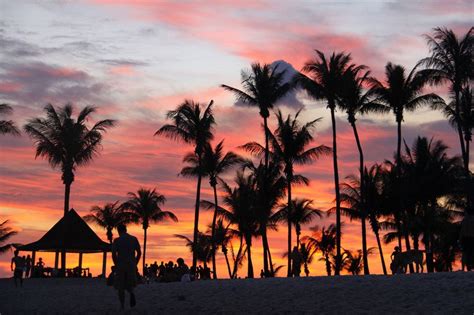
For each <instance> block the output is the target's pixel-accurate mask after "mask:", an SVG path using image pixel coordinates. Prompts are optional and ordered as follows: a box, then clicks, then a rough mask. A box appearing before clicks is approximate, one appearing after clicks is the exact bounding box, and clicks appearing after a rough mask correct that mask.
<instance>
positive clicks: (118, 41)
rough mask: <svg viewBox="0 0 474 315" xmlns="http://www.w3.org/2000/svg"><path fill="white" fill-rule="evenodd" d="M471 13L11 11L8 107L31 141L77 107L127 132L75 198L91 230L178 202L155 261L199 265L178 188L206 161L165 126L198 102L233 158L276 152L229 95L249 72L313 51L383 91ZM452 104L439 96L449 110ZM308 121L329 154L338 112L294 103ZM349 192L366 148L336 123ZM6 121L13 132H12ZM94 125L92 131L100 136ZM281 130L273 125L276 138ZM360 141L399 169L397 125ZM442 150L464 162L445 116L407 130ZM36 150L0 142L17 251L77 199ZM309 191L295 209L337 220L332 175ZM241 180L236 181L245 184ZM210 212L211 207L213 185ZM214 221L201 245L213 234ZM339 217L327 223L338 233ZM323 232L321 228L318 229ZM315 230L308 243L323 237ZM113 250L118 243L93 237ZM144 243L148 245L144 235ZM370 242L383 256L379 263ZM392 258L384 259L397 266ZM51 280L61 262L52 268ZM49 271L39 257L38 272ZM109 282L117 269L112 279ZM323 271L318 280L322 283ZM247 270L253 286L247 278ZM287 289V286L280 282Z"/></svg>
mask: <svg viewBox="0 0 474 315" xmlns="http://www.w3.org/2000/svg"><path fill="white" fill-rule="evenodd" d="M473 13H474V8H473V2H472V1H468V0H466V1H460V0H452V1H395V0H392V1H376V0H366V1H348V0H340V1H339V0H336V1H262V0H242V1H235V3H234V1H229V0H221V1H218V0H213V1H170V0H161V1H160V0H157V1H151V0H149V1H145V0H142V1H140V0H137V1H132V0H128V1H127V0H117V1H113V0H96V1H93V0H90V1H65V0H62V1H59V0H58V1H8V0H0V103H9V104H11V105H12V107H13V109H14V114H13V115H12V116H11V119H13V120H14V121H15V122H16V123H17V124H18V126H23V125H24V123H25V122H26V121H27V119H29V118H32V117H37V116H40V115H43V112H42V110H43V107H44V105H45V104H47V103H52V104H54V105H57V106H59V105H64V104H65V103H67V102H72V103H74V104H75V106H76V108H77V109H80V108H82V107H83V106H85V105H91V104H93V105H95V106H97V107H98V113H97V114H96V115H95V116H93V120H98V119H104V118H114V119H117V120H118V125H117V127H116V128H113V129H111V130H110V131H109V132H108V133H107V134H106V135H105V138H104V141H103V149H102V151H101V154H100V156H99V157H97V158H96V159H95V160H94V161H93V162H92V163H91V164H90V165H89V166H87V167H84V168H79V169H78V171H77V173H76V180H75V181H74V183H73V185H72V192H71V207H73V208H74V209H76V210H77V211H78V213H79V214H80V215H85V214H87V213H88V211H89V209H90V208H91V206H94V205H104V204H105V203H107V202H113V201H116V200H121V201H124V200H125V197H126V194H127V192H131V191H136V190H137V189H138V188H140V187H145V188H154V187H156V188H157V190H158V191H159V192H160V193H162V194H164V195H165V196H166V198H167V200H168V201H167V203H166V204H165V206H164V208H165V209H166V210H171V211H173V212H174V213H175V214H176V215H177V216H178V218H179V223H161V224H158V225H152V226H151V228H150V230H149V245H148V253H147V256H148V257H147V258H148V259H147V260H148V261H149V262H153V261H155V260H157V261H158V262H160V261H162V260H163V261H168V260H175V259H176V258H177V257H183V258H185V260H186V262H188V263H189V264H190V263H191V255H190V253H189V252H188V249H187V248H186V247H185V246H184V243H183V241H182V240H179V239H177V238H176V237H174V236H173V235H174V234H184V235H188V236H190V237H191V236H192V222H193V216H194V213H193V211H194V210H193V206H194V196H195V181H194V180H193V179H184V178H182V177H178V176H177V174H178V172H179V171H180V169H181V167H182V163H181V160H182V157H183V155H184V154H185V153H186V152H188V151H190V150H191V149H192V148H191V147H190V146H187V145H183V144H177V143H175V142H173V141H170V140H167V139H165V138H161V137H153V134H154V132H155V131H156V130H157V129H158V128H159V127H160V126H162V125H163V124H164V123H165V113H166V112H167V111H168V110H170V109H173V108H175V107H176V106H177V105H178V104H179V103H180V102H182V101H183V100H184V99H185V98H191V99H194V100H195V101H198V102H202V103H206V104H207V103H208V102H209V101H210V100H211V99H213V100H214V101H215V117H216V121H217V126H216V136H215V141H216V142H217V141H220V140H222V139H225V148H226V150H233V151H235V152H238V153H241V154H245V153H244V152H242V151H240V150H239V149H238V146H239V145H242V144H244V143H246V142H248V141H259V142H261V143H263V132H262V129H261V118H260V116H259V114H258V109H256V108H248V107H242V106H236V105H235V104H234V97H233V95H232V94H229V93H228V92H226V91H224V90H222V89H221V88H220V87H219V85H220V84H227V85H231V86H234V87H240V71H241V70H242V69H247V68H248V67H249V65H250V63H251V62H254V61H259V62H262V63H264V62H265V63H273V62H276V61H284V62H282V65H284V66H285V67H286V68H288V69H290V70H291V69H292V67H293V68H294V69H296V70H297V71H298V70H300V69H301V67H302V65H303V64H304V62H305V61H307V60H308V59H310V58H312V57H314V51H313V49H318V50H321V51H323V52H325V53H327V54H329V53H331V52H332V51H334V50H336V51H345V52H351V53H352V56H353V58H354V61H355V62H356V63H359V64H365V65H368V66H369V67H370V68H371V70H372V72H373V74H374V75H375V76H377V77H378V78H379V79H383V69H384V66H385V64H386V63H387V62H388V61H391V62H393V63H400V64H402V65H404V66H405V67H406V68H407V69H411V68H412V67H413V66H414V65H415V64H416V62H417V61H418V60H419V59H421V58H423V57H425V56H427V55H428V53H429V51H428V48H427V46H426V44H425V39H424V38H423V34H429V33H430V32H431V30H432V28H433V27H436V26H446V27H448V28H452V29H453V30H454V31H456V32H457V34H459V35H464V34H465V33H466V32H467V30H468V28H469V27H471V26H472V24H473ZM445 90H446V89H445V88H436V91H437V92H439V93H440V94H441V95H443V96H445V97H446V95H445ZM301 107H304V111H303V113H302V115H301V119H302V120H304V121H309V120H312V119H315V118H317V117H322V118H323V120H322V122H321V123H320V124H319V125H318V127H317V130H316V132H315V139H316V140H315V143H314V144H315V145H319V144H326V145H329V146H330V145H331V133H330V118H329V111H328V110H327V109H326V107H325V104H324V103H318V102H315V101H312V100H310V99H308V98H307V97H306V95H305V94H304V93H302V92H296V93H295V95H292V96H290V97H288V98H286V99H285V102H283V103H282V104H279V108H280V109H281V110H282V111H283V112H284V113H294V112H295V111H296V110H297V109H299V108H301ZM337 115H338V120H337V124H338V125H337V128H338V139H337V140H338V144H339V148H338V149H339V158H340V175H341V178H344V177H345V176H347V175H349V174H354V173H356V172H357V165H358V155H357V148H356V146H355V143H354V140H353V134H352V131H351V129H350V128H349V125H348V123H347V122H346V120H345V115H344V113H342V112H339V113H337ZM2 118H3V117H2ZM92 122H93V121H91V122H90V123H92ZM274 123H275V121H274V119H273V116H272V119H271V121H270V124H271V126H272V127H271V129H273V128H274ZM358 123H359V128H360V129H359V132H360V135H361V140H362V145H363V147H364V150H365V155H366V161H367V164H370V163H373V162H382V161H383V160H384V159H386V158H391V157H392V155H393V152H394V150H395V146H396V129H395V125H394V117H393V115H391V114H390V115H386V116H367V117H363V118H360V119H359V120H358ZM418 135H421V136H426V137H435V138H436V139H442V140H443V141H444V142H446V143H447V144H448V145H449V147H450V150H449V153H450V154H452V155H454V154H459V152H460V149H459V143H458V140H457V138H456V134H455V132H454V131H453V130H452V128H451V127H450V126H449V125H448V123H447V122H446V121H445V119H444V118H443V116H442V115H441V114H440V113H436V112H433V111H432V110H430V109H428V108H425V109H420V110H419V111H417V112H416V113H412V114H408V115H406V117H405V121H404V125H403V136H404V138H405V139H406V141H407V143H409V144H411V143H412V141H413V139H414V138H415V137H416V136H418ZM34 154H35V151H34V147H33V143H32V141H31V140H30V139H29V138H28V137H27V136H26V134H24V133H23V134H22V135H21V137H14V136H2V137H1V138H0V221H3V220H4V219H9V220H10V223H11V226H12V227H14V228H15V229H16V230H17V231H19V233H18V235H17V236H16V237H14V238H13V241H14V242H18V243H28V242H31V241H35V240H37V239H38V238H39V237H41V236H42V235H43V234H44V232H45V231H47V230H48V229H49V228H50V227H51V226H52V225H53V224H54V223H56V221H57V220H59V218H60V217H61V216H62V214H63V194H64V186H63V184H62V182H61V174H60V172H59V171H58V170H52V169H51V168H50V166H49V165H48V163H47V161H44V160H42V159H36V160H35V158H34ZM297 171H298V172H300V173H302V174H304V175H306V176H307V177H309V178H310V180H311V185H310V186H309V187H297V188H296V189H295V192H294V194H295V197H301V198H302V197H305V198H310V199H312V200H314V204H315V205H316V206H317V207H318V208H320V209H328V208H331V207H332V205H333V199H334V184H333V181H332V176H333V174H332V160H331V158H330V157H325V158H322V159H321V160H319V161H317V162H316V163H315V164H313V165H309V166H305V167H297ZM232 177H233V173H229V174H227V176H226V178H227V179H229V182H230V183H232V181H231V179H232ZM203 183H204V185H203V199H208V200H210V199H211V198H212V194H211V193H212V191H211V189H210V187H209V185H208V182H207V180H206V181H204V182H203ZM210 220H211V216H210V213H206V212H202V215H201V220H200V223H201V224H200V226H201V230H204V229H205V226H207V224H209V223H210ZM334 221H335V218H334V217H329V218H324V219H322V220H318V219H317V220H315V221H314V222H313V224H312V225H315V224H317V225H319V226H323V225H328V224H330V223H332V222H334ZM344 221H345V222H346V224H345V226H344V228H343V233H344V234H343V240H342V246H343V247H344V248H346V249H351V250H357V249H359V248H361V245H360V224H359V223H350V222H349V220H348V219H347V218H344ZM310 226H311V225H310ZM310 226H306V227H304V230H303V235H305V234H308V233H310V232H309V227H310ZM92 227H93V229H94V230H95V231H96V232H97V233H98V235H99V236H100V237H101V238H103V239H104V240H105V231H104V230H101V229H100V228H98V227H96V226H92ZM130 231H131V233H132V234H134V235H136V236H138V237H139V239H140V241H141V240H142V234H143V233H142V230H141V229H140V227H139V226H135V227H131V228H130ZM285 240H286V228H285V227H284V226H282V227H280V229H279V231H278V232H272V233H271V234H270V239H269V242H270V245H271V247H272V255H273V258H274V261H276V262H277V264H285V260H284V259H283V258H282V254H283V252H284V251H285V248H286V243H285ZM254 244H255V246H254V256H255V257H254V266H255V271H256V274H259V271H260V269H261V268H262V267H261V266H262V259H261V257H262V250H261V246H260V245H261V241H260V240H256V241H254ZM375 246H376V243H375V239H374V237H373V234H372V232H371V231H369V247H375ZM393 246H394V245H393V244H389V245H386V246H384V250H385V254H386V255H387V256H386V257H387V258H388V256H389V255H390V253H391V251H392V249H393ZM39 256H42V257H43V258H44V259H45V261H46V264H47V265H52V264H53V258H52V255H48V254H44V255H43V254H40V255H39ZM39 256H37V257H39ZM10 258H11V256H10V253H7V254H4V255H2V256H0V277H5V276H7V275H9V274H10V271H9V264H10V263H9V262H10ZM100 262H101V257H100V255H85V256H84V265H87V266H91V267H92V268H93V273H94V275H97V274H98V273H99V268H98V266H99V265H100ZM218 263H219V269H218V271H219V276H226V272H225V267H224V259H223V257H222V255H221V254H219V255H218ZM369 263H370V266H369V267H370V269H371V272H372V273H380V272H381V266H380V259H379V257H378V255H373V256H371V257H370V260H369ZM76 265H77V254H75V255H74V254H71V255H68V266H71V267H74V266H76ZM109 266H110V263H109ZM324 272H325V271H324V265H323V263H322V262H319V261H317V259H316V261H315V262H314V263H313V264H312V266H311V274H312V275H315V274H324ZM245 274H246V267H244V268H243V269H242V270H241V271H240V273H239V275H240V276H245ZM282 274H283V273H282Z"/></svg>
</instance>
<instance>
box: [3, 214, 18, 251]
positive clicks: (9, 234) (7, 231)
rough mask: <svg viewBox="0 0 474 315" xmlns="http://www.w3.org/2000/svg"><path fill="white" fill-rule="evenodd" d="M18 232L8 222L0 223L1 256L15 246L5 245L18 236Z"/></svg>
mask: <svg viewBox="0 0 474 315" xmlns="http://www.w3.org/2000/svg"><path fill="white" fill-rule="evenodd" d="M16 234H17V232H16V231H14V230H13V229H12V228H11V227H9V226H8V220H5V221H3V222H2V223H0V254H3V253H5V252H7V251H8V250H9V249H10V248H12V246H13V244H4V243H5V242H6V241H8V239H10V238H11V237H12V236H14V235H16Z"/></svg>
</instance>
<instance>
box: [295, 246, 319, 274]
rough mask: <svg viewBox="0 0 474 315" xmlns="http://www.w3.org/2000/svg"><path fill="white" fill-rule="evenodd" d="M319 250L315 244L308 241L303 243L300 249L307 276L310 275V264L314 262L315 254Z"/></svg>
mask: <svg viewBox="0 0 474 315" xmlns="http://www.w3.org/2000/svg"><path fill="white" fill-rule="evenodd" d="M317 250H318V249H317V248H316V247H314V246H310V245H307V244H306V243H301V246H300V249H299V251H300V255H301V261H302V262H303V266H304V273H305V274H306V277H308V276H309V265H310V264H311V263H312V262H313V259H314V255H315V254H316V252H317Z"/></svg>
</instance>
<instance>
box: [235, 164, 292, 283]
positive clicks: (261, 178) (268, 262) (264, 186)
mask: <svg viewBox="0 0 474 315" xmlns="http://www.w3.org/2000/svg"><path fill="white" fill-rule="evenodd" d="M243 169H244V170H245V169H247V170H249V171H250V173H249V175H250V176H251V177H252V179H253V181H254V183H255V190H256V191H255V192H256V195H257V197H256V205H255V211H256V215H257V217H258V222H259V229H260V231H259V234H260V235H261V236H262V247H263V270H264V273H265V275H266V276H271V275H274V274H275V273H276V272H275V270H274V269H273V262H272V256H271V253H270V245H269V243H268V237H267V230H268V229H272V230H276V228H277V226H276V222H275V221H274V220H273V212H274V209H275V208H276V207H277V206H278V203H279V201H280V199H281V198H283V197H284V196H285V189H286V180H285V177H284V176H283V175H282V166H281V163H275V162H274V161H273V160H270V161H269V164H268V168H266V167H265V164H263V163H262V161H260V163H259V164H258V165H255V164H254V163H253V162H252V161H247V162H246V163H244V164H243Z"/></svg>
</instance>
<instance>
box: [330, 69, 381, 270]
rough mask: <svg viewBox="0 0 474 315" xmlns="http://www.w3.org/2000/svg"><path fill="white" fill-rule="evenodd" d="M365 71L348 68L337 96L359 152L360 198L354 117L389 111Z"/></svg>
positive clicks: (364, 248)
mask: <svg viewBox="0 0 474 315" xmlns="http://www.w3.org/2000/svg"><path fill="white" fill-rule="evenodd" d="M363 70H365V68H364V66H359V67H356V68H355V69H352V68H349V69H348V70H346V72H345V73H344V75H343V80H342V82H341V89H340V91H339V96H338V105H339V108H341V109H342V110H344V111H345V112H346V113H347V121H348V122H349V124H350V125H351V127H352V131H353V133H354V139H355V141H356V144H357V149H358V151H359V174H360V180H361V185H360V188H361V189H362V190H361V196H365V195H364V191H363V190H364V188H365V185H364V176H363V173H364V153H363V150H362V145H361V143H360V139H359V133H358V131H357V125H356V121H357V119H356V116H357V114H366V113H370V112H377V113H384V112H387V111H388V110H389V108H388V107H386V106H384V105H383V104H378V103H376V102H375V100H374V97H375V95H374V89H373V87H372V82H373V80H374V79H373V78H371V77H370V71H365V72H363V73H362V74H360V72H361V71H363ZM366 85H368V86H369V88H368V89H366V88H365V86H366ZM363 202H364V200H363V199H362V200H361V208H360V211H361V212H360V214H361V217H360V220H361V223H362V224H361V228H362V253H363V261H364V264H363V265H364V274H366V275H367V274H369V264H368V259H367V255H368V254H367V236H366V225H365V223H366V217H367V211H366V209H365V207H364V206H363Z"/></svg>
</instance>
